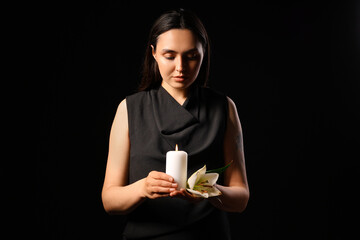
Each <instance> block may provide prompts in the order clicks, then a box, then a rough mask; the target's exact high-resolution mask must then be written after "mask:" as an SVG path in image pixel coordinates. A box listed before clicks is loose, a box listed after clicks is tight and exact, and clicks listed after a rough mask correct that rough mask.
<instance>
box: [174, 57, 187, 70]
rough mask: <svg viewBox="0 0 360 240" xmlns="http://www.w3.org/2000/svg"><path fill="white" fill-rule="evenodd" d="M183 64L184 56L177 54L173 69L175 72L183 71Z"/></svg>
mask: <svg viewBox="0 0 360 240" xmlns="http://www.w3.org/2000/svg"><path fill="white" fill-rule="evenodd" d="M184 66H185V62H184V58H183V57H182V56H179V57H178V59H177V61H176V66H175V70H176V71H177V72H183V71H184Z"/></svg>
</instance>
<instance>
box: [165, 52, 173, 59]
mask: <svg viewBox="0 0 360 240" xmlns="http://www.w3.org/2000/svg"><path fill="white" fill-rule="evenodd" d="M164 58H166V59H168V60H174V59H175V56H174V55H173V54H170V53H166V54H164Z"/></svg>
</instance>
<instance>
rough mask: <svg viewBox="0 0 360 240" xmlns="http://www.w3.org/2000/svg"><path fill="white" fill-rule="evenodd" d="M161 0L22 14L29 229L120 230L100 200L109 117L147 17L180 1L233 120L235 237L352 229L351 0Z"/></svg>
mask: <svg viewBox="0 0 360 240" xmlns="http://www.w3.org/2000/svg"><path fill="white" fill-rule="evenodd" d="M169 2H171V1H168V2H167V3H166V2H165V3H163V2H153V1H146V2H145V1H144V2H138V1H102V2H97V1H86V2H77V3H74V2H72V3H64V2H63V1H59V2H53V1H52V2H51V4H50V3H47V4H44V5H42V6H41V7H42V9H43V10H41V11H38V12H39V14H38V15H36V14H34V16H33V17H34V18H35V19H36V22H37V29H38V30H39V34H38V35H35V36H34V37H35V39H36V42H37V46H39V47H40V48H41V50H43V54H42V55H41V60H42V61H41V62H42V65H41V67H39V68H37V69H38V70H39V71H42V73H43V74H44V75H45V79H46V80H45V81H35V82H33V83H32V84H31V85H32V86H35V88H37V89H41V90H38V91H36V92H35V94H33V95H34V96H35V97H36V98H35V99H36V102H35V103H36V104H35V105H36V109H38V110H39V112H36V114H35V115H37V116H35V117H36V124H35V128H34V129H35V131H34V134H36V135H37V136H38V137H39V138H38V140H37V141H36V144H37V184H36V185H37V198H36V201H37V206H38V208H37V213H38V221H37V224H36V227H37V228H36V229H37V233H38V234H39V236H40V235H41V236H44V237H46V238H47V239H85V238H86V237H94V236H101V239H119V236H120V233H121V229H122V226H123V219H124V218H123V217H121V216H108V215H107V214H106V213H105V211H104V210H103V207H102V202H101V187H102V183H103V179H104V173H105V165H106V158H107V150H108V149H107V148H108V137H109V131H110V127H111V123H112V120H113V117H114V114H115V111H116V108H117V105H118V104H119V103H120V101H121V100H122V99H124V98H125V96H127V95H129V94H132V93H134V92H135V91H136V88H137V86H138V83H139V79H140V76H141V75H140V71H141V64H142V59H143V55H144V51H145V48H146V41H147V36H148V33H149V29H150V27H151V25H152V23H153V22H154V20H155V19H156V18H157V17H158V16H159V15H160V14H161V13H163V12H164V11H165V10H169V9H173V8H179V7H183V8H188V9H191V10H193V11H194V12H195V13H197V15H198V16H199V17H200V18H201V19H202V21H203V22H204V25H205V26H206V28H207V30H208V33H209V36H210V39H211V46H212V55H211V56H212V59H211V65H212V66H211V76H210V87H212V88H214V89H217V90H219V91H222V92H224V93H226V94H227V95H228V96H229V97H231V98H232V99H233V100H234V102H235V103H236V105H237V108H238V113H239V117H240V120H241V122H242V126H243V133H244V143H245V155H246V166H247V174H248V181H249V185H250V192H251V197H250V201H249V204H248V207H247V209H246V210H245V212H243V213H241V214H229V218H230V220H231V227H232V233H233V236H234V239H307V238H310V237H311V238H314V239H346V236H352V238H356V234H357V233H356V232H355V227H357V225H358V224H356V222H358V221H357V220H356V219H357V218H358V215H357V214H356V212H355V205H357V204H358V199H356V196H357V195H358V194H357V191H358V189H359V187H358V186H357V184H356V180H357V178H358V175H359V163H358V162H359V160H360V156H359V149H360V148H359V146H360V144H359V127H358V125H359V122H360V121H359V120H360V114H359V109H360V100H359V96H360V94H359V91H360V86H359V79H360V76H359V70H358V69H359V66H360V65H359V52H360V33H359V28H360V24H359V22H360V21H359V15H360V14H359V12H360V8H359V7H360V4H359V2H356V1H317V2H316V3H315V1H288V2H279V1H275V2H271V3H270V2H268V1H248V3H243V2H239V3H237V2H235V1H234V2H232V3H227V2H226V1H219V2H217V1H203V2H200V1H199V2H198V1H192V3H185V2H182V3H169ZM357 182H358V181H357ZM174 217H176V216H174ZM352 219H355V220H352ZM212 230H213V229H204V230H203V231H212ZM214 230H215V231H216V229H214ZM354 234H355V235H354ZM357 235H358V234H357Z"/></svg>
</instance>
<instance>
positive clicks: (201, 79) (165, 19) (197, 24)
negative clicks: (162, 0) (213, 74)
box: [139, 9, 210, 91]
mask: <svg viewBox="0 0 360 240" xmlns="http://www.w3.org/2000/svg"><path fill="white" fill-rule="evenodd" d="M171 29H188V30H190V31H192V32H193V34H195V35H196V37H197V39H198V40H199V41H200V42H201V44H202V47H203V49H204V58H203V62H202V65H201V68H200V71H199V75H198V77H197V79H196V81H195V82H194V84H198V85H199V86H206V84H207V81H208V78H209V68H210V44H209V37H208V35H207V32H206V30H205V27H204V25H203V24H202V22H201V21H200V19H199V18H198V17H197V16H196V15H195V14H193V13H192V12H190V11H188V10H184V9H180V10H177V11H169V12H166V13H164V14H163V15H161V16H160V17H159V18H158V19H157V20H156V21H155V23H154V25H153V26H152V28H151V30H150V34H149V40H148V43H147V46H146V52H145V58H144V64H143V72H142V78H141V83H140V86H139V91H144V90H150V89H153V88H157V87H159V86H160V84H161V75H160V72H159V68H158V66H157V62H156V61H155V59H154V57H153V55H152V48H151V45H153V46H154V48H156V43H157V40H158V37H159V36H160V35H161V34H162V33H164V32H166V31H169V30H171Z"/></svg>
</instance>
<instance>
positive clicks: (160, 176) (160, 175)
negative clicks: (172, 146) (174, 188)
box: [149, 171, 174, 182]
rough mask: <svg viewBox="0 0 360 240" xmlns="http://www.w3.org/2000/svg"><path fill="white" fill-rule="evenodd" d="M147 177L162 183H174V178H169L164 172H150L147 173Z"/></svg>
mask: <svg viewBox="0 0 360 240" xmlns="http://www.w3.org/2000/svg"><path fill="white" fill-rule="evenodd" d="M149 176H150V177H152V178H154V179H158V180H164V181H169V182H174V178H173V177H171V176H170V175H168V174H166V173H164V172H158V171H151V172H150V173H149Z"/></svg>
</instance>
